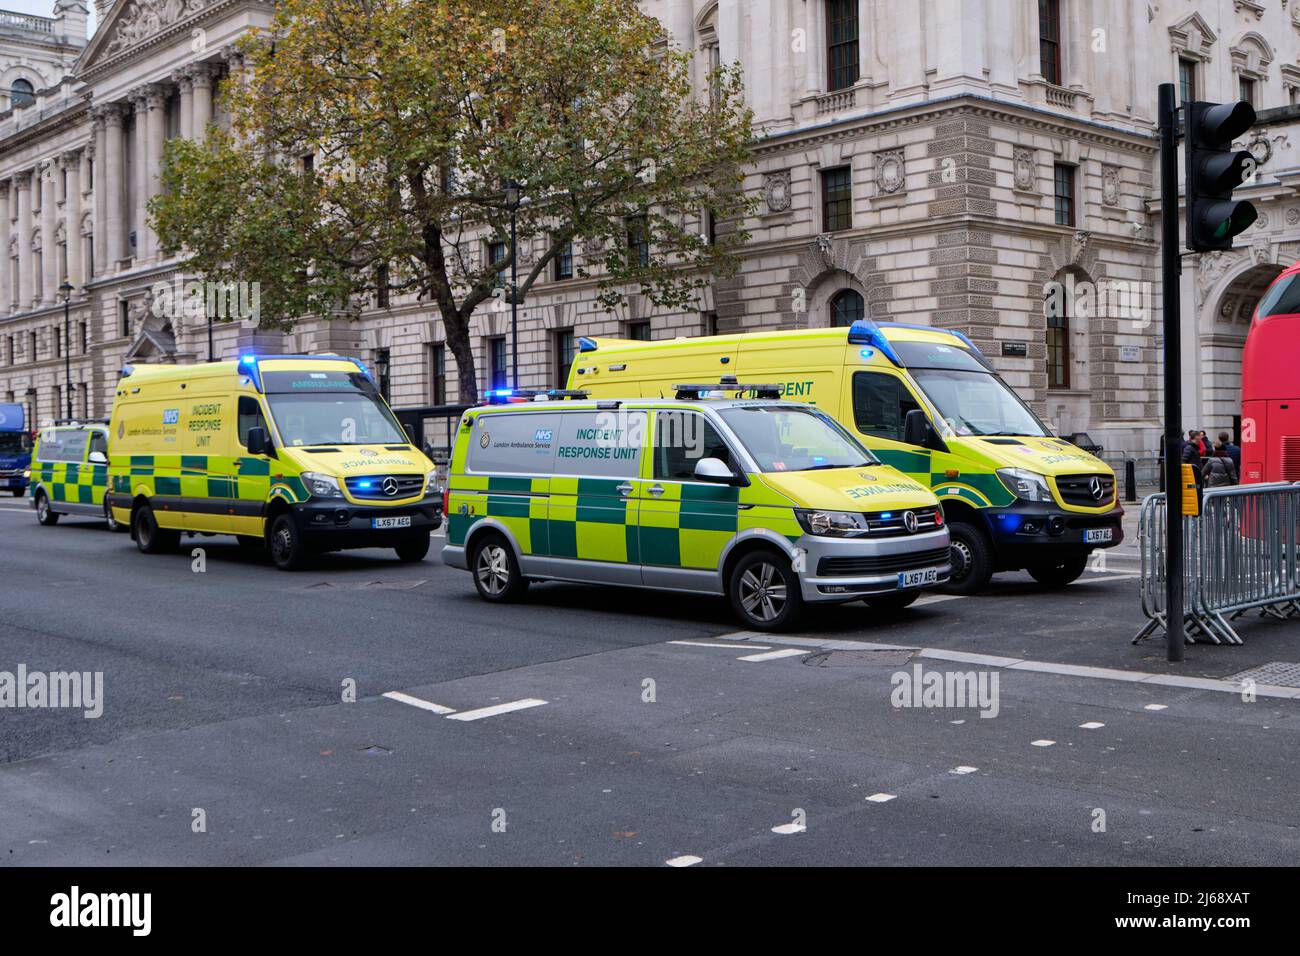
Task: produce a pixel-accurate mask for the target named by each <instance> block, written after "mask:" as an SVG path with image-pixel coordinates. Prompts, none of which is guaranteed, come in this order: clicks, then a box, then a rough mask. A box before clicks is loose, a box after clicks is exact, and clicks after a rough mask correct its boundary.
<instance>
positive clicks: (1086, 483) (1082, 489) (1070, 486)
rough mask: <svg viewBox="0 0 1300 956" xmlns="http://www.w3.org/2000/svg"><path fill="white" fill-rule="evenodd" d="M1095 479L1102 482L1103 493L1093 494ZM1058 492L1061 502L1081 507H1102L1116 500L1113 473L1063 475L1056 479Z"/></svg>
mask: <svg viewBox="0 0 1300 956" xmlns="http://www.w3.org/2000/svg"><path fill="white" fill-rule="evenodd" d="M1093 479H1096V480H1097V481H1098V482H1100V483H1101V494H1100V495H1096V494H1093V490H1092V489H1093V484H1092V482H1093ZM1056 492H1057V494H1059V495H1060V496H1061V502H1062V503H1063V504H1067V505H1076V506H1078V507H1080V508H1101V507H1104V506H1106V505H1109V504H1111V503H1112V502H1114V500H1115V478H1114V476H1113V475H1061V476H1060V477H1059V478H1057V479H1056Z"/></svg>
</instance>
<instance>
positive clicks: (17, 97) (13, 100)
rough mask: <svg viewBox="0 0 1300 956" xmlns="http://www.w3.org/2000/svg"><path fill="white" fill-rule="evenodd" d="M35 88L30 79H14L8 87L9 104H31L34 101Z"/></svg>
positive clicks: (21, 105)
mask: <svg viewBox="0 0 1300 956" xmlns="http://www.w3.org/2000/svg"><path fill="white" fill-rule="evenodd" d="M35 93H36V88H35V87H34V86H32V84H31V81H30V80H22V79H19V80H14V85H13V86H12V87H10V89H9V105H10V106H13V107H23V106H31V105H32V104H33V103H35V102H36V96H35Z"/></svg>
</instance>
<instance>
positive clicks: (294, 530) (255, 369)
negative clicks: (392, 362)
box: [106, 355, 442, 570]
mask: <svg viewBox="0 0 1300 956" xmlns="http://www.w3.org/2000/svg"><path fill="white" fill-rule="evenodd" d="M108 433H109V456H108V457H109V467H108V483H109V491H108V495H107V499H106V500H107V501H108V504H109V507H110V508H111V510H112V514H113V516H114V517H115V518H116V519H117V520H118V521H120V522H122V523H123V524H126V525H127V526H128V527H129V528H130V529H131V536H132V537H133V538H134V539H135V542H136V544H137V546H138V547H139V548H140V550H141V551H144V552H146V553H155V552H159V551H167V550H172V549H175V548H176V546H177V545H178V544H179V541H180V536H181V534H183V533H189V534H230V535H235V536H236V538H237V539H238V540H239V541H240V543H241V544H243V545H245V546H247V547H249V548H250V549H257V550H261V549H263V548H264V549H266V551H267V552H269V554H270V557H271V559H272V561H273V562H274V563H275V564H276V566H277V567H280V568H282V569H285V570H289V569H293V568H295V567H297V566H299V564H300V563H301V561H302V559H303V558H304V557H305V556H307V555H308V554H310V553H312V552H316V551H335V550H341V549H344V548H393V549H394V550H396V552H397V556H398V558H400V559H401V560H403V561H420V560H423V559H424V556H425V555H426V554H427V553H428V550H429V535H430V532H432V531H434V530H436V529H437V528H438V527H439V526H440V525H441V523H442V499H441V496H440V494H439V491H438V489H437V487H436V472H435V470H434V466H433V463H432V462H430V461H429V459H428V458H426V457H425V456H424V455H423V454H422V453H421V452H420V451H418V450H417V449H416V448H415V447H414V446H412V445H411V443H410V440H409V438H408V437H407V435H406V433H405V432H404V431H403V430H402V427H401V425H399V424H398V422H397V419H396V418H394V417H393V413H392V411H391V410H390V409H389V407H388V405H387V404H386V403H385V402H384V399H383V397H382V396H381V395H380V394H379V390H378V388H377V387H376V386H375V383H374V381H373V380H372V378H371V376H370V373H369V372H368V371H367V370H366V368H365V366H364V365H362V364H361V363H360V362H358V361H356V360H355V359H350V358H344V357H341V356H337V355H314V356H313V355H266V356H258V355H245V356H243V357H241V358H240V359H239V360H238V361H232V362H213V363H210V364H206V365H187V366H185V365H160V366H136V367H131V366H127V367H126V368H125V369H123V371H122V378H121V380H120V381H119V383H118V386H117V396H116V400H115V401H114V404H113V417H112V419H111V421H110V423H109V429H108Z"/></svg>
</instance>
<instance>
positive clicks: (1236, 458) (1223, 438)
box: [1219, 432, 1241, 479]
mask: <svg viewBox="0 0 1300 956" xmlns="http://www.w3.org/2000/svg"><path fill="white" fill-rule="evenodd" d="M1219 443H1220V444H1221V445H1223V447H1224V449H1225V450H1226V451H1227V452H1228V457H1229V458H1231V459H1232V464H1233V466H1234V467H1235V468H1236V469H1237V477H1238V479H1240V477H1241V446H1240V445H1238V444H1236V443H1235V442H1233V440H1232V436H1231V435H1229V434H1228V433H1227V432H1219Z"/></svg>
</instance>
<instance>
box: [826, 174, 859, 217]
mask: <svg viewBox="0 0 1300 956" xmlns="http://www.w3.org/2000/svg"><path fill="white" fill-rule="evenodd" d="M852 176H853V171H852V170H851V169H850V168H849V167H848V166H841V167H840V168H839V169H828V170H826V171H825V172H823V173H822V229H823V230H824V231H825V232H837V231H839V230H841V229H851V228H853V182H852Z"/></svg>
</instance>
